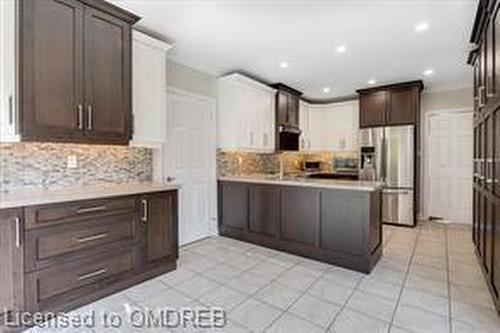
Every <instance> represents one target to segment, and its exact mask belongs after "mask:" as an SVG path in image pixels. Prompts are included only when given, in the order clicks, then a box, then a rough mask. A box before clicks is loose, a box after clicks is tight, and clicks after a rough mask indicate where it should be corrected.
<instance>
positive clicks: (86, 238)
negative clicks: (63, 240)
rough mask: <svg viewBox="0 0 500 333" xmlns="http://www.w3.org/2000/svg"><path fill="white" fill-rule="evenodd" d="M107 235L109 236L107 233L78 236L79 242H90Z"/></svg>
mask: <svg viewBox="0 0 500 333" xmlns="http://www.w3.org/2000/svg"><path fill="white" fill-rule="evenodd" d="M106 237H108V234H107V233H103V234H98V235H94V236H88V237H82V238H78V243H88V242H92V241H96V240H99V239H103V238H106Z"/></svg>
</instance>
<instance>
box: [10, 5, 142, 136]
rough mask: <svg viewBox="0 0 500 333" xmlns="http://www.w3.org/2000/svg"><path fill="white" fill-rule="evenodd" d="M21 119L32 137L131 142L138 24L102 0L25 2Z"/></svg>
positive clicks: (26, 133)
mask: <svg viewBox="0 0 500 333" xmlns="http://www.w3.org/2000/svg"><path fill="white" fill-rule="evenodd" d="M19 7H20V8H19V17H20V19H19V25H20V26H19V31H20V42H19V54H20V57H19V60H20V62H19V71H20V73H19V101H20V102H19V106H20V108H19V110H20V113H19V116H20V120H21V122H20V130H21V138H22V140H25V141H55V142H82V143H109V144H127V143H128V141H129V139H130V137H131V132H132V129H131V118H132V117H131V115H132V107H131V26H132V24H134V23H135V22H136V21H137V20H138V19H139V18H138V17H137V16H135V15H133V14H131V13H129V12H126V11H124V10H122V9H120V8H118V7H116V6H114V5H112V4H110V3H108V2H105V1H102V0H40V1H31V0H21V1H20V6H19Z"/></svg>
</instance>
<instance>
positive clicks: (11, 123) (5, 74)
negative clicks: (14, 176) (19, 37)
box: [0, 0, 20, 142]
mask: <svg viewBox="0 0 500 333" xmlns="http://www.w3.org/2000/svg"><path fill="white" fill-rule="evenodd" d="M15 5H16V4H15V0H1V1H0V141H1V142H17V141H19V140H20V137H19V135H18V123H19V117H18V110H17V94H16V38H15V31H16V22H15V18H16V14H15V13H16V9H15Z"/></svg>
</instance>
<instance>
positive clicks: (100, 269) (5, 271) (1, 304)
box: [0, 190, 178, 331]
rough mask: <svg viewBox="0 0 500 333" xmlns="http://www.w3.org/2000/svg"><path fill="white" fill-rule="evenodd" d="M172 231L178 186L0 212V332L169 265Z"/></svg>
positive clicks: (174, 254)
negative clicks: (26, 315)
mask: <svg viewBox="0 0 500 333" xmlns="http://www.w3.org/2000/svg"><path fill="white" fill-rule="evenodd" d="M177 230H178V213H177V191H176V190H168V191H160V192H153V193H146V194H139V195H128V196H121V197H111V198H102V199H93V200H85V201H73V202H64V203H56V204H48V205H40V206H27V207H20V208H15V209H4V210H0V264H1V268H2V269H1V270H0V285H1V286H2V289H1V290H0V308H1V309H2V312H1V314H0V331H1V330H2V323H4V324H5V323H6V321H7V320H6V319H7V318H3V316H4V314H5V313H9V315H11V316H14V314H15V313H16V312H19V311H27V312H30V313H35V312H59V311H69V310H72V309H74V308H76V307H79V306H82V305H85V304H88V303H90V302H93V301H96V300H98V299H100V298H103V297H105V296H108V295H110V294H112V293H115V292H118V291H120V290H123V289H125V288H128V287H131V286H133V285H135V284H138V283H140V282H142V281H145V280H147V279H150V278H153V277H156V276H158V275H160V274H162V273H165V272H168V271H171V270H174V269H175V268H176V260H177V258H178V236H177V235H178V232H177ZM3 309H6V310H7V311H3ZM12 318H13V317H11V318H10V319H9V320H8V322H10V323H12V322H14V321H13V320H12Z"/></svg>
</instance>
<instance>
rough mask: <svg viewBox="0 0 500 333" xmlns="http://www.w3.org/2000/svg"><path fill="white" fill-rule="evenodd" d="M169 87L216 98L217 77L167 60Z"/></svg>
mask: <svg viewBox="0 0 500 333" xmlns="http://www.w3.org/2000/svg"><path fill="white" fill-rule="evenodd" d="M167 86H169V87H174V88H177V89H181V90H185V91H188V92H192V93H195V94H199V95H203V96H208V97H213V98H216V96H217V85H216V78H215V76H212V75H209V74H207V73H203V72H200V71H198V70H195V69H193V68H191V67H188V66H185V65H182V64H179V63H176V62H174V61H171V60H167Z"/></svg>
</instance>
